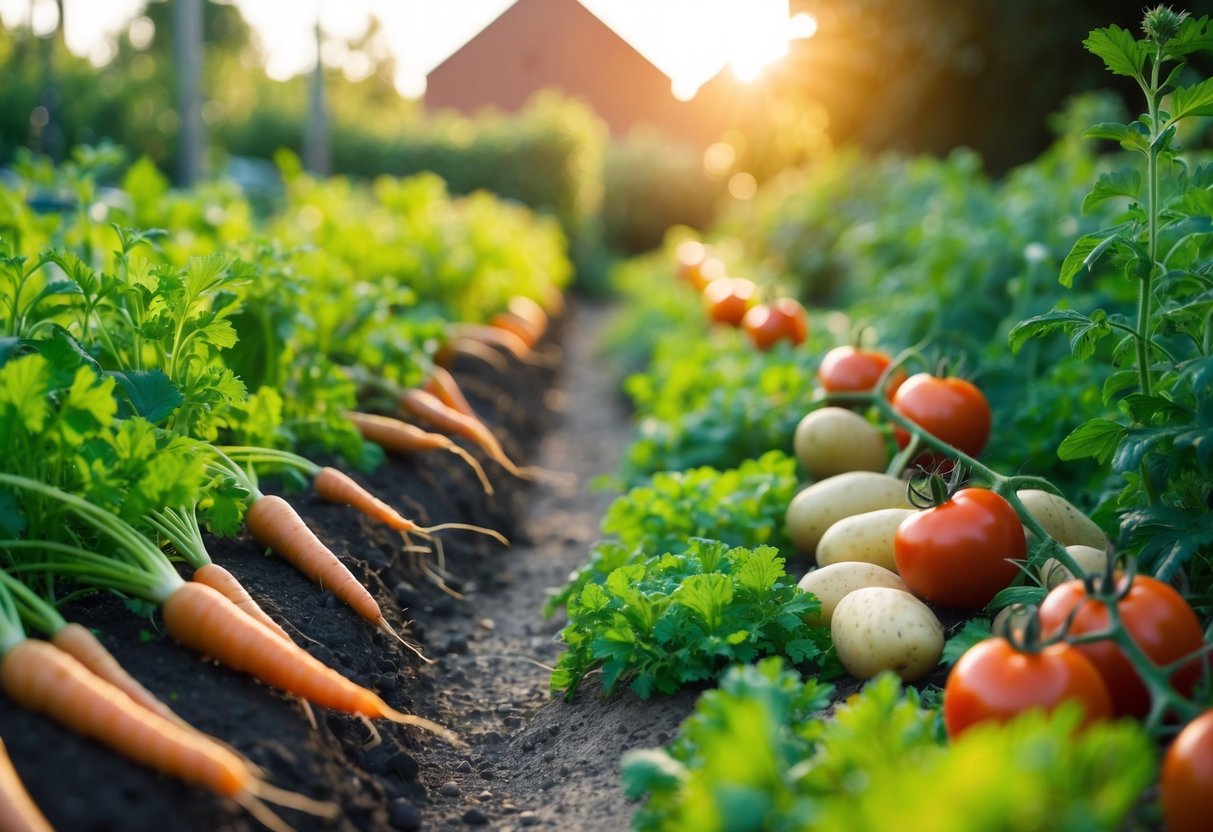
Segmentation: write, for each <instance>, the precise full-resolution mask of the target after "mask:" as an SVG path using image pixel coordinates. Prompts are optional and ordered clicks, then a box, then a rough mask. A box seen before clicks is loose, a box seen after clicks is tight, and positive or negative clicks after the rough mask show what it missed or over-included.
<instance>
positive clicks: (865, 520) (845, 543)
mask: <svg viewBox="0 0 1213 832" xmlns="http://www.w3.org/2000/svg"><path fill="white" fill-rule="evenodd" d="M914 513H915V511H914V509H912V508H878V509H876V511H865V512H864V513H863V514H853V515H851V516H850V517H844V518H842V519H841V520H839V521H838V522H837V523H835V524H834V525H832V526H830V527H829V528H828V529H826V531H825V534H823V535H822V536H821V540H820V541H818V543H817V565H818V566H828V565H830V564H831V563H844V562H847V561H859V562H861V563H874V564H876V565H877V566H883V567H884V568H885V569H889V570H891V571H893V572H896V571H897V561H896V559H895V558H894V557H893V536H894V535H896V534H897V527H898V526H900V525H901V521H902V520H905V519H906V518H907V517H909V516H910V515H911V514H914Z"/></svg>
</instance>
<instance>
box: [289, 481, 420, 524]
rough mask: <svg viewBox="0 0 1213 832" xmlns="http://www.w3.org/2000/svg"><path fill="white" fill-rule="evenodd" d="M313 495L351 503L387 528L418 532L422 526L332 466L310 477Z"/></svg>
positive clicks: (341, 502) (340, 502)
mask: <svg viewBox="0 0 1213 832" xmlns="http://www.w3.org/2000/svg"><path fill="white" fill-rule="evenodd" d="M312 488H314V489H315V490H316V496H318V497H319V498H320V499H322V500H324V501H326V502H329V503H339V504H341V505H347V506H353V507H354V508H356V509H358V510H359V511H360V512H362V513H363V514H365V515H366V516H367V517H370V518H372V519H374V520H378V521H379V522H380V523H384V524H385V525H387V526H388V527H390V528H393V529H396V530H397V531H402V532H420V531H421V530H422V529H421V527H420V526H418V525H417V524H416V523H414V522H413V521H412V520H409V519H408V518H406V517H403V516H402V515H401V514H400V512H398V511H396V509H394V508H392V507H391V506H389V505H388V504H387V503H385V502H383V500H380V499H379V498H378V497H376V496H375V495H374V494H372V493H371V492H369V491H367V490H366V489H365V488H363V487H362V486H361V485H359V484H358V483H357V482H355V481H354V479H353V478H352V477H350V476H349V475H348V474H346V473H344V472H342V471H338V470H337V469H336V468H321V469H320V473H318V474H316V476H315V477H313V478H312Z"/></svg>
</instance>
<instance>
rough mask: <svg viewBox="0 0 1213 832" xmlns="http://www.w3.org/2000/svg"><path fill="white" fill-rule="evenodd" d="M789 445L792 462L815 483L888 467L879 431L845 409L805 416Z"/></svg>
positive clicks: (838, 408) (828, 410) (831, 408)
mask: <svg viewBox="0 0 1213 832" xmlns="http://www.w3.org/2000/svg"><path fill="white" fill-rule="evenodd" d="M792 443H793V448H794V449H795V451H796V458H797V459H798V460H800V464H801V465H803V466H804V469H805V470H806V471H808V472H809V475H810V476H811V477H813V479H816V480H823V479H826V478H827V477H833V476H835V475H837V474H845V473H846V472H848V471H883V470H884V469H885V466H886V465H888V464H889V449H888V447H887V446H886V444H885V439H884V437H883V436H881V435H880V431H879V430H877V429H876V428H875V426H873V425H872V423H871V422H869V421H868V420H867V419H865V418H863V417H862V416H860V415H859V414H858V413H855V412H854V411H852V410H847V409H846V408H845V407H823V408H821V409H820V410H814V411H813V412H811V413H809V414H808V415H806V416H805V417H804V418H803V419H801V420H800V424H798V425H797V426H796V434H795V436H794V438H793V440H792Z"/></svg>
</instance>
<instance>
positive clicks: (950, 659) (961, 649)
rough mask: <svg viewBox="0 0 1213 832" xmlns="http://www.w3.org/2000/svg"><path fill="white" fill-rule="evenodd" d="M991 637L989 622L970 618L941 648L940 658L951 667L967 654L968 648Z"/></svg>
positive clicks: (983, 619)
mask: <svg viewBox="0 0 1213 832" xmlns="http://www.w3.org/2000/svg"><path fill="white" fill-rule="evenodd" d="M991 635H993V634H992V633H991V632H990V622H989V620H988V619H985V618H970V619H969V620H968V621H966V622H965V623H964V626H963V627H961V628H960V629H959V630H957V631H956V633H954V634H953V635H952V637H951V638H949V639H948V640H947V642H946V643H945V644H944V646H943V656H942V657H941V658H940V661H942V662H943V663H944V664H945V665H948V666H949V667H951V666H952V665H954V664H956V662H957V661H958V660H959V659H960V657H961V656H963V655H964V654H965V653H967V652H968V650H969V648H970V647H972V646H973V645H975V644H978V643H979V642H982V641H985V640H986V639H988V638H990V636H991Z"/></svg>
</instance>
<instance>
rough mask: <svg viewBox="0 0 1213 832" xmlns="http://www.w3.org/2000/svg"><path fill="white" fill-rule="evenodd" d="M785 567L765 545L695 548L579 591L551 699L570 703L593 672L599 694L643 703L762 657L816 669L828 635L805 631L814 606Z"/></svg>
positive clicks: (703, 544) (695, 543)
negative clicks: (557, 694)
mask: <svg viewBox="0 0 1213 832" xmlns="http://www.w3.org/2000/svg"><path fill="white" fill-rule="evenodd" d="M783 566H784V560H783V558H781V557H779V553H778V551H777V550H776V549H774V548H772V547H770V546H759V547H757V548H754V549H745V548H740V547H738V548H729V547H728V546H727V545H726V544H724V543H721V542H719V541H714V540H702V539H695V540H691V541H690V542H689V545H688V547H687V549H686V551H684V552H680V553H677V554H675V553H666V554H662V555H655V556H652V557H649V558H647V559H645V560H644V561H643V562H641V563H633V564H628V565H624V566H620V567H618V568H617V569H615V570H613V571H612V572H611V573H610V574H609V575H607V577H606V580H605V581H604V582H603V583H602V584H598V583H593V582H590V583H587V584H586V585H585V586H584V587H582V589H581V592H580V593H579V594H577V595H575V596H573V597H572V598H570V599H569V604H568V614H569V623H568V625H567V626H566V627H565V628H564V630H563V631H561V638H562V639H563V641H564V643H565V645H566V650H565V652H564V653H562V654H561V656H560V658H559V660H558V661H557V662H556V668H555V670H554V671H553V673H552V690H553V691H563V692H564V693H565V694H566V695H571V694H572V693H573V692H574V691H575V690H576V688H577V686H578V684H580V682H581V680H582V679H583V678H584V677H585V676H586V674H588V673H590V672H591V671H593V670H597V669H601V672H602V684H603V688H604V689H605V691H606V693H608V694H609V693H611V692H612V691H614V690H615V688H616V687H618V686H619V685H621V684H626V685H627V686H628V687H629V688H630V689H631V690H632V692H634V693H635V694H636V695H637V696H640V697H641V698H642V699H647V698H648V697H649V696H650V695H652V693H653V692H654V691H657V692H660V693H672V692H674V691H675V690H677V689H678V688H680V687H682V686H684V685H688V684H692V683H695V682H703V681H707V680H710V679H714V678H716V676H717V675H718V674H719V673H720V672H721V671H722V670H724V668H725V667H727V666H728V665H729V664H731V663H735V662H748V661H752V660H754V659H756V658H759V657H761V656H767V655H779V656H786V657H788V658H789V659H790V660H791V661H792V662H794V663H796V664H798V665H810V664H813V665H816V666H818V667H822V666H824V665H825V664H826V651H827V648H828V646H829V633H828V632H826V631H825V629H823V628H814V627H810V626H809V625H807V624H805V622H804V616H805V615H806V614H808V613H812V612H815V611H816V610H818V609H819V608H820V605H819V604H818V603H817V600H816V599H815V598H814V597H813V596H812V595H811V594H809V593H807V592H804V591H803V590H801V589H799V588H798V587H797V586H796V584H795V582H794V581H793V580H791V578H790V577H789V576H788V574H787V572H785V571H784V568H783Z"/></svg>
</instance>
